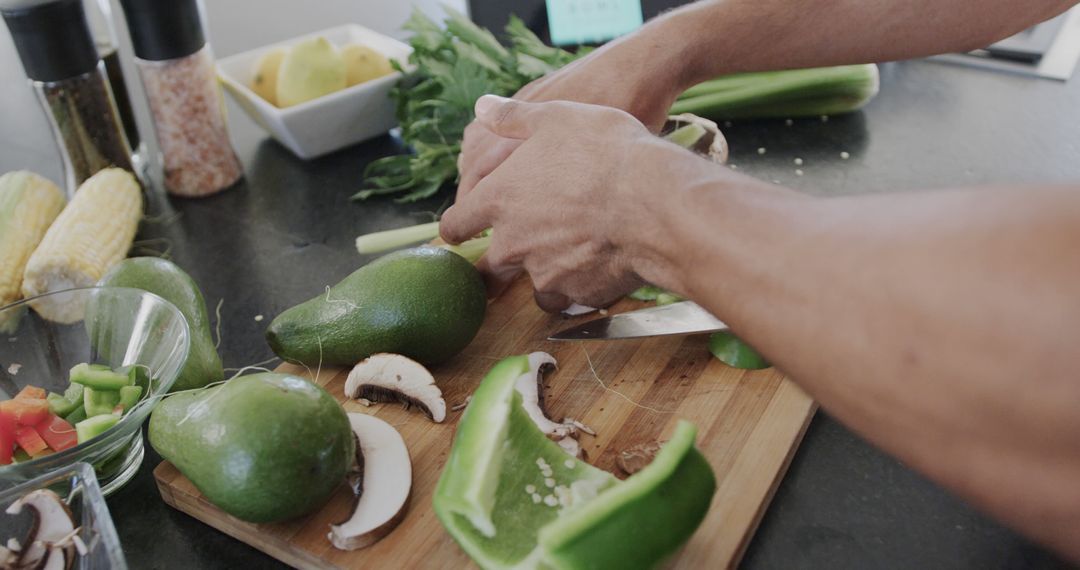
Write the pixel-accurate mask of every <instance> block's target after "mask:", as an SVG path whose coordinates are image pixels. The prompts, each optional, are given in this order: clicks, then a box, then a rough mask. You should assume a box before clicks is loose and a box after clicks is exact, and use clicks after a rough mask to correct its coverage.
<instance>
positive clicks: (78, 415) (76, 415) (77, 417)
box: [64, 406, 86, 425]
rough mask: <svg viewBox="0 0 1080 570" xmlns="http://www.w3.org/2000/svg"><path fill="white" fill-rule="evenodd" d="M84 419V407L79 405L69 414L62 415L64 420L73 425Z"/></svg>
mask: <svg viewBox="0 0 1080 570" xmlns="http://www.w3.org/2000/svg"><path fill="white" fill-rule="evenodd" d="M85 419H86V408H84V407H83V406H79V407H78V408H75V409H74V410H73V411H72V412H71V413H70V414H68V415H66V416H64V421H66V422H67V423H69V424H71V425H75V424H77V423H79V422H81V421H83V420H85Z"/></svg>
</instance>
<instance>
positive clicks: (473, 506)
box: [434, 356, 716, 569]
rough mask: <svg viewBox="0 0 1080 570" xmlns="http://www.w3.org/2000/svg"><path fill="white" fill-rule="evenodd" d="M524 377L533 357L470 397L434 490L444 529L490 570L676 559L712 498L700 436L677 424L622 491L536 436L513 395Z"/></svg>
mask: <svg viewBox="0 0 1080 570" xmlns="http://www.w3.org/2000/svg"><path fill="white" fill-rule="evenodd" d="M528 370H529V365H528V359H527V357H525V356H520V357H511V358H508V359H505V360H503V361H501V362H500V363H498V364H496V366H495V367H494V368H493V369H492V370H491V372H489V373H488V375H487V376H486V377H485V378H484V380H483V382H481V384H480V386H479V388H477V390H476V391H475V393H474V394H473V398H472V401H471V402H470V404H469V406H468V408H466V410H465V413H464V414H463V416H462V418H461V421H460V422H459V424H458V429H457V433H456V434H455V437H454V444H453V447H452V449H451V451H450V456H449V458H448V459H447V463H446V467H445V469H444V470H443V472H442V475H441V476H440V478H439V483H438V486H437V487H436V490H435V498H434V507H435V514H436V516H438V518H439V520H440V521H441V522H442V524H443V526H444V527H445V528H446V530H447V531H448V532H449V533H450V535H451V536H453V537H454V539H455V540H456V541H457V542H458V544H459V545H461V547H462V548H463V549H464V550H465V552H466V553H468V554H469V556H470V557H472V559H473V560H474V561H476V563H477V564H479V565H480V566H481V567H483V568H511V567H548V568H567V569H575V568H649V567H652V566H655V565H656V564H658V563H659V562H660V561H662V560H663V559H664V558H666V557H667V556H669V555H670V554H672V553H673V552H674V551H675V550H676V549H678V548H679V547H680V546H681V545H682V544H683V543H685V542H686V541H687V540H688V539H689V538H690V536H691V535H692V534H693V532H694V530H696V529H697V527H698V525H699V524H700V523H701V521H702V520H703V519H704V517H705V514H706V512H707V511H708V508H709V504H710V502H711V499H712V496H713V493H714V492H715V490H716V478H715V476H714V475H713V472H712V468H711V467H710V466H709V464H708V462H707V461H706V460H705V458H704V457H703V456H702V455H701V453H700V452H699V451H698V450H697V449H696V448H695V447H694V438H695V435H696V429H695V428H694V427H693V426H692V425H691V424H689V423H687V422H679V423H678V425H677V426H676V429H675V432H674V435H673V436H672V438H671V439H670V440H669V441H668V443H667V444H666V445H665V446H664V447H663V448H662V450H661V452H660V453H659V454H658V455H657V457H656V458H655V459H654V460H653V462H652V463H651V464H649V465H648V466H647V467H646V468H644V469H643V470H641V471H640V472H638V473H636V474H634V475H633V476H631V477H630V478H628V479H627V480H625V481H618V480H617V479H616V478H615V477H614V476H612V475H611V474H609V473H607V472H605V471H602V470H600V469H597V468H595V467H593V466H591V465H589V464H588V463H585V462H582V461H579V460H576V459H573V458H571V457H570V456H569V455H568V454H567V453H566V452H565V451H564V450H563V449H562V448H561V447H559V445H558V444H556V443H555V442H553V441H551V440H550V439H548V438H547V437H546V436H545V435H544V434H543V433H542V432H541V431H540V430H539V428H537V427H536V425H535V424H534V423H533V421H532V420H531V419H530V417H529V415H528V413H527V412H526V411H525V409H524V407H523V405H522V399H521V395H520V394H519V393H518V392H517V390H516V389H515V387H514V385H515V381H516V380H517V378H518V377H519V376H521V375H522V374H524V373H526V372H527V371H528ZM549 479H550V480H553V481H554V483H555V485H550V483H551V481H549ZM560 489H561V492H560ZM530 491H532V492H530ZM556 495H558V497H556ZM538 498H539V499H540V500H537V499H538Z"/></svg>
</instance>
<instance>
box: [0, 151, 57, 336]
mask: <svg viewBox="0 0 1080 570" xmlns="http://www.w3.org/2000/svg"><path fill="white" fill-rule="evenodd" d="M66 201H67V200H66V199H65V198H64V193H63V192H62V191H61V190H60V188H58V187H57V186H56V184H53V183H52V182H51V181H50V180H48V179H46V178H42V177H41V176H38V175H37V174H34V173H33V172H27V171H25V170H20V171H17V172H8V173H7V174H4V175H3V176H0V307H3V306H4V305H8V304H10V303H14V302H15V301H18V300H19V298H20V297H21V290H22V278H23V270H24V269H26V262H27V260H29V259H30V254H31V253H33V251H34V248H35V247H37V245H38V243H40V242H41V238H42V237H44V236H45V231H46V230H48V229H49V224H51V223H52V222H53V220H54V219H56V216H57V214H59V213H60V210H62V209H64V202H66ZM16 315H17V313H16V312H14V311H7V312H4V313H0V331H7V330H8V328H13V327H14V326H15V324H16V321H15V318H14V317H15V316H16Z"/></svg>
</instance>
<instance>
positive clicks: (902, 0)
mask: <svg viewBox="0 0 1080 570" xmlns="http://www.w3.org/2000/svg"><path fill="white" fill-rule="evenodd" d="M1075 3H1076V0H1032V1H1029V2H1016V1H1015V0H963V1H949V0H808V1H802V2H791V1H787V0H703V1H700V2H696V3H694V4H691V5H689V6H686V7H684V8H682V9H680V10H676V11H674V12H671V13H669V14H667V15H665V16H662V17H660V18H657V19H656V20H653V21H652V22H650V23H649V24H648V25H646V26H645V27H644V28H643V29H642V30H641V31H640V32H639V33H637V34H634V35H633V36H630V37H628V38H626V39H625V41H623V42H620V44H622V45H620V46H618V47H617V48H616V49H618V50H623V51H625V52H626V53H625V55H626V57H631V53H633V54H636V55H634V56H633V57H636V58H639V61H640V62H648V61H651V62H653V64H652V65H649V66H644V67H652V68H653V69H651V73H652V74H654V79H655V77H664V78H667V79H672V80H674V81H675V82H676V83H677V84H678V87H680V88H685V87H688V86H689V85H692V84H694V83H697V82H699V81H702V80H704V79H709V78H712V77H716V76H718V75H722V74H725V73H731V72H738V71H766V70H773V69H790V68H800V67H818V66H825V65H840V64H850V63H867V62H880V61H891V60H898V59H908V58H913V57H922V56H927V55H932V54H937V53H945V52H951V51H962V50H969V49H974V48H978V47H983V46H986V45H988V44H990V43H992V42H994V41H996V40H998V39H1001V38H1004V37H1007V36H1009V35H1012V34H1015V33H1017V32H1020V31H1022V30H1024V29H1026V28H1028V27H1030V26H1031V25H1033V24H1035V23H1037V22H1041V21H1043V20H1045V19H1048V18H1050V17H1052V16H1054V15H1056V14H1059V13H1061V12H1062V11H1064V10H1065V9H1067V8H1068V7H1069V6H1071V5H1073V4H1075ZM641 67H643V66H642V65H641V64H640V63H639V65H638V68H641ZM628 69H633V68H628ZM673 73H674V74H676V75H674V76H673V75H672V74H673Z"/></svg>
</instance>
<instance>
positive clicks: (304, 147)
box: [217, 24, 412, 160]
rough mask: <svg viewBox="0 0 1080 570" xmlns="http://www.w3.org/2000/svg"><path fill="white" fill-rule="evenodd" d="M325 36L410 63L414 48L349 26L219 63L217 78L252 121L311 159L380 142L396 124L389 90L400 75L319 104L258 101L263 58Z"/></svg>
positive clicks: (354, 88)
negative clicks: (255, 88)
mask: <svg viewBox="0 0 1080 570" xmlns="http://www.w3.org/2000/svg"><path fill="white" fill-rule="evenodd" d="M319 36H322V37H324V38H326V39H327V40H328V41H329V42H330V43H332V44H334V45H335V46H337V47H339V48H340V47H343V46H345V45H346V44H349V43H358V44H362V45H366V46H368V47H371V48H372V49H374V50H376V51H379V52H382V53H383V55H385V56H386V57H388V58H390V59H392V60H396V61H398V62H400V63H401V64H402V65H405V64H406V63H407V60H408V58H409V54H411V53H412V48H411V47H409V46H408V45H407V44H404V43H402V42H400V41H398V40H395V39H394V38H391V37H389V36H384V35H382V34H380V33H378V32H375V31H372V30H369V29H368V28H365V27H363V26H358V25H356V24H346V25H344V26H338V27H336V28H330V29H327V30H322V31H319V32H314V33H311V34H307V35H304V36H300V37H296V38H293V39H291V40H286V41H284V42H279V43H276V44H272V45H268V46H263V47H260V48H257V49H253V50H250V51H246V52H243V53H239V54H236V55H233V56H230V57H226V58H223V59H220V60H218V64H217V68H218V77H220V78H221V82H222V84H223V85H224V86H225V89H226V91H228V92H229V93H230V94H232V96H233V97H234V98H235V99H236V102H237V103H239V104H240V107H242V108H243V109H244V111H245V112H247V114H248V115H249V116H251V118H252V119H253V120H254V121H255V122H256V123H258V124H259V125H260V126H262V127H263V128H264V129H266V131H267V132H269V133H270V135H271V136H273V137H274V139H276V140H277V141H278V142H280V143H281V144H283V145H285V146H286V147H287V148H288V149H289V150H291V151H293V153H294V154H296V156H298V157H300V158H302V159H304V160H308V159H311V158H315V157H317V156H321V155H324V154H327V153H330V152H333V151H335V150H338V149H341V148H344V147H347V146H349V145H352V144H356V143H358V142H360V141H364V140H367V139H370V138H374V137H377V136H379V135H382V134H383V133H385V132H387V131H389V130H390V129H392V128H394V127H395V126H396V125H397V118H396V117H395V116H394V103H393V101H391V100H390V89H391V88H392V87H393V86H394V85H395V84H397V82H398V81H399V80H400V79H401V73H391V74H390V75H387V76H384V77H380V78H378V79H373V80H371V81H366V82H364V83H361V84H359V85H353V86H352V87H346V88H345V89H342V90H341V91H337V92H334V93H330V94H329V95H324V96H322V97H319V98H317V99H312V100H310V101H307V102H304V103H301V104H299V105H293V106H292V107H286V108H284V109H279V108H278V107H275V106H274V105H271V104H270V103H268V102H267V101H266V100H265V99H263V98H262V97H259V96H258V95H257V94H255V92H254V91H252V90H251V88H250V87H249V85H251V81H252V79H253V78H254V75H255V64H256V62H257V61H258V60H259V58H260V57H262V56H263V54H265V53H267V52H269V51H271V50H274V49H277V48H282V47H289V46H292V45H295V44H297V43H300V42H301V41H304V40H307V39H311V38H314V37H319Z"/></svg>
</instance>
